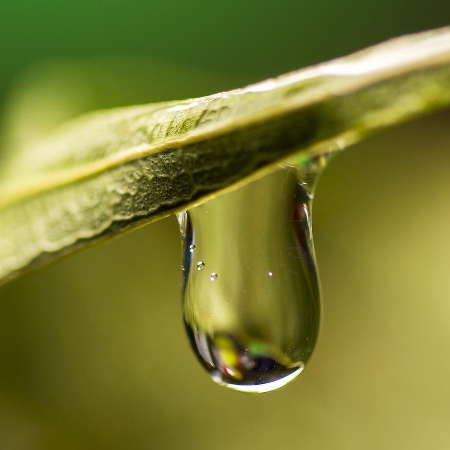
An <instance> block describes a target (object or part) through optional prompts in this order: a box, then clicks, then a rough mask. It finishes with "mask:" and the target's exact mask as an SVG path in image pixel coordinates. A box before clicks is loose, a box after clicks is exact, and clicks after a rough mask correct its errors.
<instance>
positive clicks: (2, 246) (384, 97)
mask: <svg viewBox="0 0 450 450" xmlns="http://www.w3.org/2000/svg"><path fill="white" fill-rule="evenodd" d="M449 104H450V28H443V29H439V30H434V31H429V32H425V33H419V34H416V35H410V36H405V37H401V38H397V39H394V40H391V41H388V42H386V43H382V44H380V45H378V46H375V47H371V48H369V49H366V50H363V51H361V52H358V53H355V54H353V55H350V56H347V57H344V58H340V59H337V60H334V61H331V62H327V63H324V64H320V65H317V66H314V67H310V68H306V69H303V70H299V71H297V72H292V73H290V74H287V75H283V76H280V77H278V78H275V79H271V80H267V81H265V82H262V83H259V84H256V85H252V86H249V87H246V88H243V89H238V90H233V91H230V92H225V93H219V94H216V95H213V96H208V97H202V98H197V99H190V100H185V101H177V102H168V103H157V104H152V105H145V106H135V107H127V108H120V109H113V110H106V111H100V112H94V113H90V114H87V115H84V116H81V117H80V118H78V119H75V120H73V121H71V122H69V123H67V124H65V125H63V126H61V127H59V129H58V130H57V131H54V132H52V133H51V134H50V135H48V136H46V137H45V138H43V139H41V140H40V141H39V142H33V143H32V144H31V145H30V144H28V145H26V146H24V147H20V148H14V149H13V151H10V152H9V153H8V155H9V158H7V159H6V160H5V161H4V163H3V164H2V167H1V168H0V283H1V282H5V281H7V280H9V279H11V278H12V277H14V276H16V275H18V274H20V273H23V272H25V271H27V270H28V269H30V268H33V267H36V266H38V265H41V264H44V263H47V262H50V261H54V260H56V259H57V258H58V257H60V256H62V255H64V254H67V253H69V252H71V251H74V250H76V249H79V248H82V247H84V246H86V245H89V244H93V243H95V242H98V241H100V240H104V239H107V238H112V237H114V236H116V235H118V234H120V233H122V232H125V231H127V230H130V229H132V228H133V227H135V226H138V225H142V224H144V223H148V222H150V221H154V220H157V219H159V218H162V217H165V216H167V215H169V214H172V213H174V212H176V211H179V210H182V209H185V208H187V207H189V206H192V205H194V204H198V203H201V202H202V201H205V200H206V199H208V198H211V197H213V196H215V195H217V194H218V193H219V191H223V190H226V189H232V188H235V187H236V186H239V184H242V183H247V182H249V181H250V180H252V179H253V178H255V177H259V176H262V175H263V174H264V173H265V172H267V171H270V170H274V168H276V167H277V164H280V163H282V161H283V160H285V159H287V158H289V157H292V156H293V155H296V157H297V159H298V160H300V161H304V162H306V161H307V160H308V159H309V158H311V157H312V156H314V155H317V154H319V153H322V152H328V151H335V150H336V151H337V150H341V149H343V148H345V147H346V146H348V145H350V144H352V143H354V142H357V141H359V140H361V139H363V138H364V137H366V136H368V135H369V134H372V133H374V132H375V131H378V130H381V129H384V128H386V127H389V126H393V125H395V124H397V123H400V122H403V121H406V120H409V119H412V118H415V117H418V116H421V115H424V114H428V113H430V112H433V111H436V110H439V109H442V108H444V107H446V106H447V105H449Z"/></svg>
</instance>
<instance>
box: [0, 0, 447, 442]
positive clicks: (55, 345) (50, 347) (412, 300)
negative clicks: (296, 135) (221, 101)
mask: <svg viewBox="0 0 450 450" xmlns="http://www.w3.org/2000/svg"><path fill="white" fill-rule="evenodd" d="M449 17H450V3H449V2H448V0H435V1H433V2H424V1H423V0H421V1H417V0H410V1H408V2H405V1H400V0H390V1H387V0H382V1H378V2H362V1H359V0H358V1H356V0H345V1H344V0H343V1H340V2H329V1H327V2H325V1H322V0H321V1H317V0H316V1H311V0H308V1H297V2H294V1H287V0H278V1H277V2H268V1H266V0H260V1H258V2H256V1H254V0H253V1H242V0H241V1H235V0H232V1H228V2H206V1H191V2H186V1H183V0H166V1H164V2H163V1H158V2H157V1H142V0H129V1H128V2H124V1H118V0H109V1H98V0H91V1H87V0H83V1H77V2H72V3H71V2H62V1H57V0H42V1H41V2H36V1H32V0H21V1H17V0H14V1H13V0H2V1H1V3H0V23H1V26H0V41H1V45H0V59H1V65H0V102H1V105H2V111H3V121H2V124H3V125H2V130H3V132H2V140H3V142H10V143H11V142H12V143H17V142H21V140H24V141H26V140H27V139H32V138H33V136H35V134H36V133H37V134H39V130H41V129H45V128H46V127H47V128H49V127H50V125H51V124H53V123H56V122H57V121H59V120H63V119H64V118H66V117H68V116H70V115H71V114H74V113H77V112H81V111H84V110H87V109H90V108H92V107H107V106H114V105H123V104H129V103H142V102H149V101H158V100H164V99H174V98H182V97H188V96H197V95H206V94H210V93H213V92H215V91H219V90H223V89H229V88H233V87H238V86H240V85H244V84H246V83H250V82H254V81H258V80H260V79H264V78H266V77H268V76H271V75H276V74H279V73H282V72H286V71H289V70H294V69H297V68H300V67H302V66H305V65H308V64H312V63H316V62H320V61H322V60H325V59H329V58H332V57H336V56H340V55H343V54H345V53H348V52H351V51H354V50H357V49H359V48H361V47H364V46H367V45H370V44H373V43H376V42H377V41H381V40H383V39H387V38H390V37H393V36H396V35H400V34H404V33H407V32H414V31H419V30H423V29H427V28H434V27H438V26H442V25H446V22H447V23H448V18H449ZM65 99H68V100H67V101H66V100H65ZM449 120H450V114H449V112H444V113H440V114H438V115H435V116H434V117H429V118H427V119H423V120H420V121H416V122H414V123H410V124H405V125H402V126H400V127H397V128H395V129H393V130H390V131H388V132H384V133H382V134H380V135H378V136H375V137H373V138H371V139H369V140H368V141H366V142H364V143H361V144H358V145H356V146H354V147H352V148H351V149H348V150H347V151H345V152H344V153H342V154H341V155H338V156H337V157H336V158H335V159H334V160H333V161H332V163H331V164H330V166H329V168H328V169H327V170H326V171H325V173H324V175H323V177H322V179H321V183H320V185H319V187H318V191H317V195H316V202H315V206H314V228H315V238H316V250H317V255H318V261H319V267H320V272H321V278H322V286H323V296H324V323H323V331H322V336H321V339H320V341H319V345H318V347H317V349H316V352H315V355H314V357H313V359H312V360H311V362H310V364H309V366H308V367H307V369H306V370H305V372H304V374H302V375H301V376H300V377H299V378H298V379H297V380H296V381H295V382H293V383H292V384H291V385H289V386H287V387H285V388H283V389H282V390H280V391H278V392H274V393H271V394H266V395H259V396H258V395H255V396H251V395H245V394H240V393H236V392H232V391H230V390H227V389H224V388H221V387H218V386H216V385H214V384H213V383H212V382H211V381H210V380H209V378H208V376H207V375H206V373H204V371H203V369H202V368H201V367H200V366H199V365H198V363H197V361H196V360H195V358H194V356H193V354H192V352H191V350H190V348H189V346H188V342H187V339H186V337H185V335H184V329H183V325H182V320H181V308H180V298H179V292H180V278H181V276H180V254H181V247H180V239H179V232H178V229H177V224H176V221H175V218H174V217H172V218H169V219H166V220H163V221H161V222H157V223H155V224H153V225H149V226H147V227H144V228H142V229H140V230H138V231H135V232H133V233H131V234H129V235H126V236H124V237H121V238H120V239H118V240H116V241H113V242H111V243H109V244H106V245H103V246H100V247H96V248H91V249H88V250H86V251H84V252H82V253H79V254H76V255H74V256H71V257H70V258H68V259H66V260H64V261H62V262H60V263H59V264H57V265H55V266H53V267H49V268H46V269H45V270H41V271H37V272H35V273H32V274H30V275H27V276H25V277H23V278H21V279H19V280H16V281H14V282H12V283H10V284H8V285H6V286H5V287H3V288H2V289H1V290H0V299H1V301H0V450H35V449H36V450H41V449H42V450H47V449H48V450H53V449H67V450H71V449H77V450H78V449H108V450H115V449H127V450H138V449H139V450H140V449H149V448H151V449H179V448H180V449H181V448H183V449H209V448H216V449H219V450H220V449H223V450H225V449H227V450H228V449H231V448H234V449H242V448H255V449H261V450H269V449H273V448H277V449H297V448H299V449H300V448H308V449H310V450H315V449H338V450H341V449H342V450H351V449H355V450H356V449H358V450H359V449H361V448H364V449H367V450H372V449H373V450H375V449H386V448H389V449H390V448H395V449H399V450H401V449H408V450H410V449H422V448H430V449H434V450H440V449H442V450H444V449H448V448H450V428H449V426H448V424H449V419H450V385H449V381H448V380H449V379H450V361H449V359H448V355H449V353H450V326H449V325H450V300H449V299H450V277H449V275H448V261H449V260H450V233H449V231H448V230H449V222H450V201H449V200H450V178H449V174H450V151H449V150H450V128H449V127H448V123H449ZM34 128H35V130H34ZM30 130H32V131H30ZM33 130H34V131H33ZM0 161H1V160H0ZM274 220H276V218H274Z"/></svg>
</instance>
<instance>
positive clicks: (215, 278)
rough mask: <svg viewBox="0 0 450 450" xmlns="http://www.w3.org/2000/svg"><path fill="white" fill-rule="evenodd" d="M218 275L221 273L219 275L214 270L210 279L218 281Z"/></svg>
mask: <svg viewBox="0 0 450 450" xmlns="http://www.w3.org/2000/svg"><path fill="white" fill-rule="evenodd" d="M218 276H219V275H217V273H216V272H213V273H212V274H211V276H210V277H209V279H210V280H211V281H216V280H217V277H218Z"/></svg>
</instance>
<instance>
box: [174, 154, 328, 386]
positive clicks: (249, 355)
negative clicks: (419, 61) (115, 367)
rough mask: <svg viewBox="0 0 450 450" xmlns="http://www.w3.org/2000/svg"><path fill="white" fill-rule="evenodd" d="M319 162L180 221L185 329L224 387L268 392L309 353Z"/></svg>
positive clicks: (313, 336) (315, 312) (314, 313)
mask: <svg viewBox="0 0 450 450" xmlns="http://www.w3.org/2000/svg"><path fill="white" fill-rule="evenodd" d="M320 166H321V164H318V163H317V160H314V161H313V162H312V163H311V164H310V165H309V166H307V167H306V169H305V168H303V170H302V171H300V169H295V168H288V169H283V170H280V171H278V172H276V173H273V174H271V175H268V176H266V177H264V178H262V179H260V180H257V181H255V182H253V183H250V184H248V185H245V186H243V187H241V188H239V189H237V190H235V191H232V192H229V193H227V194H224V195H221V196H218V197H215V198H214V199H213V200H211V201H209V202H207V203H206V204H203V205H200V206H198V207H195V208H192V209H190V210H189V211H184V212H182V213H180V214H179V215H178V219H179V222H180V229H181V232H182V236H183V242H184V265H185V267H186V270H185V271H184V273H183V318H184V322H185V325H186V330H187V333H188V335H189V338H190V341H191V344H192V347H193V349H194V351H195V353H196V355H197V357H198V359H199V360H200V362H201V363H202V365H203V366H204V367H205V368H206V370H207V371H208V372H209V373H210V375H211V377H212V378H213V380H214V381H216V382H217V383H219V384H221V385H224V386H227V387H230V388H232V389H235V390H239V391H244V392H267V391H271V390H274V389H277V388H279V387H281V386H284V385H285V384H286V383H288V382H289V381H291V380H292V379H294V378H295V377H296V376H297V375H299V374H300V373H301V371H302V370H303V368H304V366H305V363H306V362H307V361H308V359H309V358H310V356H311V353H312V351H313V349H314V346H315V343H316V340H317V336H318V332H319V324H320V292H319V281H318V275H317V269H316V261H315V255H314V247H313V241H312V234H311V223H310V210H311V202H312V197H313V193H314V185H315V181H316V175H317V174H318V173H319V172H320ZM206 206H207V209H206ZM193 246H195V247H194V248H196V249H197V250H196V251H195V253H192V252H191V248H192V247H193ZM203 261H208V264H209V265H210V266H212V267H214V268H216V269H217V272H218V273H220V282H219V281H217V278H218V275H217V273H216V272H213V273H212V274H208V273H205V271H203V270H202V269H203V268H204V267H205V264H204V262H203ZM191 267H196V268H197V269H198V270H191ZM275 268H276V273H277V275H276V276H274V269H275ZM211 281H215V282H214V283H211ZM200 306H201V307H200Z"/></svg>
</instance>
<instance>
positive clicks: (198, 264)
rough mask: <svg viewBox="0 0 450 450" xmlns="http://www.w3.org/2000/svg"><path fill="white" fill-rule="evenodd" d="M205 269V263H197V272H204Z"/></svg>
mask: <svg viewBox="0 0 450 450" xmlns="http://www.w3.org/2000/svg"><path fill="white" fill-rule="evenodd" d="M204 268H205V263H204V262H202V261H199V262H198V263H197V270H203V269H204Z"/></svg>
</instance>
